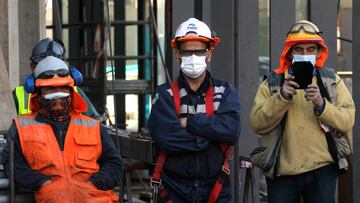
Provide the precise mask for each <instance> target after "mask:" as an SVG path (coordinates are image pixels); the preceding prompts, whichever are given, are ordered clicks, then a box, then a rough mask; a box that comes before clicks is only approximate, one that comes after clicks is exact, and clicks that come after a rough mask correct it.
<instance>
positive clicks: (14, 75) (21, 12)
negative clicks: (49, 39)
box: [0, 0, 45, 89]
mask: <svg viewBox="0 0 360 203" xmlns="http://www.w3.org/2000/svg"><path fill="white" fill-rule="evenodd" d="M43 37H45V1H43V0H26V1H23V0H21V1H20V0H1V1H0V46H1V47H2V49H3V53H4V59H5V63H6V67H7V69H8V72H9V82H10V87H11V88H12V89H13V88H15V87H16V86H18V85H19V84H22V83H23V79H24V77H25V75H26V74H28V73H29V72H30V69H29V62H30V61H29V57H30V55H31V49H32V47H33V46H34V44H35V43H36V42H38V41H39V40H40V39H41V38H43Z"/></svg>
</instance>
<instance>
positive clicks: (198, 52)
mask: <svg viewBox="0 0 360 203" xmlns="http://www.w3.org/2000/svg"><path fill="white" fill-rule="evenodd" d="M179 52H180V55H181V56H191V55H193V54H195V55H196V56H206V54H207V52H208V49H197V50H179Z"/></svg>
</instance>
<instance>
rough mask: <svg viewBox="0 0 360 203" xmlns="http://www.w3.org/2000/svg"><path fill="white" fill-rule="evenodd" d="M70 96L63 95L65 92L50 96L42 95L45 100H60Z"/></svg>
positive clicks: (67, 94)
mask: <svg viewBox="0 0 360 203" xmlns="http://www.w3.org/2000/svg"><path fill="white" fill-rule="evenodd" d="M68 96H70V94H69V93H65V92H54V93H51V94H46V95H44V98H45V99H60V98H64V97H68Z"/></svg>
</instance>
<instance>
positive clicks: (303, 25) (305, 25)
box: [288, 23, 322, 35]
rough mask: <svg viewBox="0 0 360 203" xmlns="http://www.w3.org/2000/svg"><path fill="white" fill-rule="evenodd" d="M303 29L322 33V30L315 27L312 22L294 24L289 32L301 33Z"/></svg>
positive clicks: (312, 32) (311, 32)
mask: <svg viewBox="0 0 360 203" xmlns="http://www.w3.org/2000/svg"><path fill="white" fill-rule="evenodd" d="M301 29H302V30H303V31H304V32H305V33H309V34H318V35H320V34H322V32H320V31H319V30H318V29H317V28H316V27H314V26H313V25H311V24H308V23H297V24H295V25H294V26H292V28H291V29H290V31H289V32H288V35H289V34H292V33H299V32H300V30H301Z"/></svg>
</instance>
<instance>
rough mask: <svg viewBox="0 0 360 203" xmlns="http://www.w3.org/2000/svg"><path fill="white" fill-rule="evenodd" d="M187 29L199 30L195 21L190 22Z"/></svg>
mask: <svg viewBox="0 0 360 203" xmlns="http://www.w3.org/2000/svg"><path fill="white" fill-rule="evenodd" d="M187 30H197V26H196V25H195V23H190V24H189V25H188V26H187Z"/></svg>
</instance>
